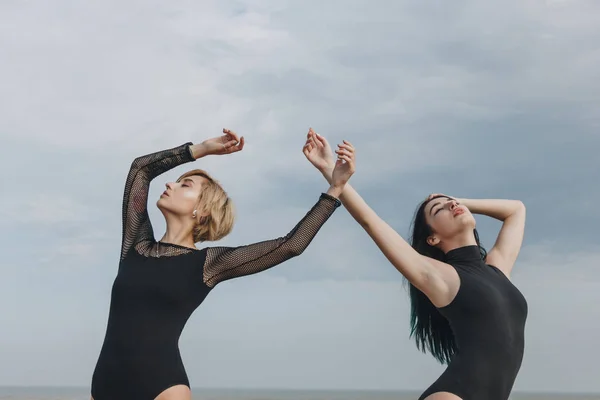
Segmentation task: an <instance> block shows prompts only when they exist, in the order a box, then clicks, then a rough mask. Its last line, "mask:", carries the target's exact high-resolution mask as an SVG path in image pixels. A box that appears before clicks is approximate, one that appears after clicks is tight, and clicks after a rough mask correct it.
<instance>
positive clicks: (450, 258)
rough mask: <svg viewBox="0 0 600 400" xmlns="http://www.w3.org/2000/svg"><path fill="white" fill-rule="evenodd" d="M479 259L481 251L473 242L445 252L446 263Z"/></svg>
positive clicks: (480, 259) (477, 260)
mask: <svg viewBox="0 0 600 400" xmlns="http://www.w3.org/2000/svg"><path fill="white" fill-rule="evenodd" d="M480 261H482V258H481V252H480V251H479V246H477V245H475V244H473V245H468V246H463V247H457V248H456V249H452V250H450V251H449V252H447V253H446V262H447V263H448V264H453V263H464V262H468V263H472V262H480Z"/></svg>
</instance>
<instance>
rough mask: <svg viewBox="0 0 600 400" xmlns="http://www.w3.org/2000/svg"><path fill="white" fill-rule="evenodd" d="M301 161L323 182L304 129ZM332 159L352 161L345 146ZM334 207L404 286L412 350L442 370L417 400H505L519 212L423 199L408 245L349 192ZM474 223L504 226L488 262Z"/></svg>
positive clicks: (320, 144) (512, 361)
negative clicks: (479, 218)
mask: <svg viewBox="0 0 600 400" xmlns="http://www.w3.org/2000/svg"><path fill="white" fill-rule="evenodd" d="M303 152H304V155H305V156H306V158H307V159H308V160H309V161H310V162H311V163H312V164H313V165H314V166H315V167H316V168H317V169H318V170H319V171H321V173H322V174H323V176H324V177H325V178H326V179H327V180H331V171H332V166H333V165H334V164H333V162H334V156H333V152H332V150H331V148H330V146H329V144H328V143H327V140H326V139H325V138H323V137H322V136H321V135H318V134H316V133H315V132H314V131H312V130H310V131H309V133H308V135H307V140H306V144H305V146H304V148H303ZM335 153H337V154H338V155H352V156H354V148H353V146H352V145H351V144H350V143H349V142H344V143H343V144H341V145H338V149H337V150H336V151H335ZM340 200H341V201H342V204H343V205H344V206H345V207H346V209H347V210H348V212H349V213H350V214H351V215H352V216H353V217H354V219H355V220H356V221H357V222H358V223H359V224H360V225H361V226H362V227H363V228H364V229H365V231H366V232H367V233H368V234H369V236H370V237H371V238H372V239H373V240H374V242H375V243H376V244H377V246H378V247H379V249H380V250H381V251H382V252H383V254H384V255H385V256H386V257H387V258H388V260H389V261H390V262H391V263H392V264H393V265H394V267H396V269H397V270H398V271H399V272H400V273H401V274H402V275H404V277H405V278H406V279H407V280H408V281H409V283H410V298H411V307H412V313H411V328H412V330H411V336H413V337H414V338H415V340H416V344H417V347H418V348H419V349H420V350H422V351H429V352H430V353H431V354H432V355H433V356H434V357H435V358H436V359H437V360H438V361H440V362H441V363H443V364H447V365H448V366H447V368H446V370H445V371H444V373H443V374H442V375H441V376H440V377H439V379H437V380H436V381H435V382H434V383H433V384H432V385H431V386H430V387H429V388H428V389H427V390H426V391H425V392H424V393H423V394H422V395H421V396H420V397H419V400H457V399H460V400H507V399H508V398H509V395H510V392H511V390H512V388H513V384H514V382H515V379H516V376H517V373H518V371H519V369H520V367H521V361H522V358H523V350H524V331H525V321H526V318H527V302H526V300H525V298H524V297H523V295H522V294H521V292H519V290H518V289H517V288H516V287H515V286H514V285H513V284H512V283H511V281H510V273H511V270H512V268H513V265H514V263H515V261H516V259H517V256H518V254H519V251H520V248H521V244H522V241H523V233H524V228H525V206H524V205H523V203H522V202H520V201H515V200H467V199H464V200H459V199H456V198H453V197H450V196H446V195H442V194H434V195H430V196H429V197H428V198H427V199H426V200H425V201H423V202H422V203H421V204H420V205H419V207H418V209H417V212H416V215H415V219H414V224H413V235H412V243H411V244H409V243H407V242H406V241H405V240H404V239H402V237H401V236H400V235H399V234H398V233H396V232H395V231H394V230H393V229H392V228H391V227H390V226H389V225H388V224H387V223H386V222H385V221H383V220H382V219H381V218H380V217H379V216H378V215H377V214H376V213H375V212H374V211H373V210H372V209H371V208H370V207H369V206H368V205H367V204H366V203H365V201H364V200H363V199H362V198H361V197H360V196H359V195H358V193H356V191H355V190H354V189H353V188H352V187H351V186H350V185H346V186H345V188H344V191H343V193H342V195H341V197H340ZM473 214H483V215H487V216H490V217H492V218H496V219H498V220H500V221H502V228H501V229H500V233H499V235H498V238H497V240H496V243H495V244H494V246H493V247H492V248H491V249H490V251H489V253H487V252H486V251H485V249H484V248H483V247H482V246H481V244H480V242H479V235H478V234H477V230H476V229H475V218H474V217H473Z"/></svg>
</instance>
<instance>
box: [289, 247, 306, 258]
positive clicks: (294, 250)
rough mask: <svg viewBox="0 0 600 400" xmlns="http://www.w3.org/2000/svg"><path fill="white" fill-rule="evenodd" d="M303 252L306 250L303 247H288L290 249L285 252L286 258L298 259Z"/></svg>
mask: <svg viewBox="0 0 600 400" xmlns="http://www.w3.org/2000/svg"><path fill="white" fill-rule="evenodd" d="M304 250H306V247H305V246H290V248H289V249H288V250H287V257H288V258H294V257H298V256H299V255H301V254H302V253H304Z"/></svg>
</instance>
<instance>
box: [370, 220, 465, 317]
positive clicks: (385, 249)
mask: <svg viewBox="0 0 600 400" xmlns="http://www.w3.org/2000/svg"><path fill="white" fill-rule="evenodd" d="M369 219H370V221H369V222H368V223H366V224H364V226H363V227H364V229H365V230H366V232H367V233H368V234H369V236H370V237H371V238H372V239H373V241H374V242H375V244H376V245H377V247H379V249H380V250H381V252H382V253H383V254H384V255H385V257H386V258H387V259H388V260H389V261H390V262H391V263H392V265H393V266H394V267H395V268H396V269H397V270H398V271H399V272H400V273H401V274H402V275H403V276H404V277H405V278H406V279H407V280H408V281H409V282H410V283H411V284H412V285H413V286H415V287H416V288H417V289H419V290H420V291H422V292H423V293H424V294H425V295H426V296H427V297H428V298H429V299H430V300H431V302H432V303H433V304H434V305H436V306H438V307H440V306H443V305H445V304H447V303H448V300H449V299H450V298H451V297H452V296H453V293H454V292H456V290H453V288H454V289H457V287H458V285H457V283H458V279H455V278H457V276H458V275H457V274H456V271H455V270H454V269H453V268H452V267H451V266H449V265H448V264H446V263H443V262H441V261H438V260H435V259H432V258H430V257H427V256H424V255H421V254H420V253H418V252H417V251H416V250H415V249H413V248H412V246H411V245H410V244H408V243H407V242H406V241H405V240H404V239H403V238H402V236H400V235H399V234H398V233H397V232H396V231H395V230H394V229H393V228H392V227H391V226H389V225H388V224H387V223H386V222H385V221H384V220H382V219H381V218H380V217H379V216H375V215H372V216H371V217H370V218H369Z"/></svg>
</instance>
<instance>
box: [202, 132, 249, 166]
mask: <svg viewBox="0 0 600 400" xmlns="http://www.w3.org/2000/svg"><path fill="white" fill-rule="evenodd" d="M243 148H244V137H243V136H242V137H241V138H240V137H238V135H237V133H235V132H234V131H232V130H229V129H223V135H221V136H217V137H214V138H212V139H206V140H205V141H203V142H202V143H200V144H199V145H194V146H193V148H192V152H193V153H194V158H196V159H198V158H200V157H204V156H208V155H224V154H231V153H237V152H238V151H241V150H242V149H243Z"/></svg>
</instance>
